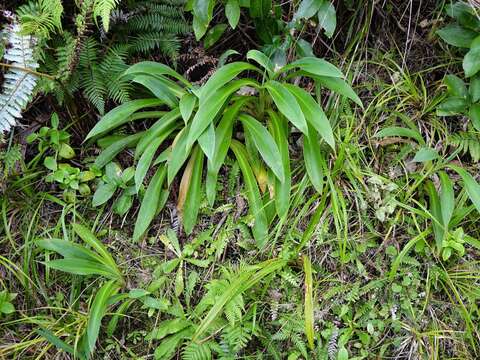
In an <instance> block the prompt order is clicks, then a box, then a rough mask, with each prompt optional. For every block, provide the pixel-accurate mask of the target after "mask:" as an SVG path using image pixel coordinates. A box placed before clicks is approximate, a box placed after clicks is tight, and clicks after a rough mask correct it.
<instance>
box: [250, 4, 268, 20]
mask: <svg viewBox="0 0 480 360" xmlns="http://www.w3.org/2000/svg"><path fill="white" fill-rule="evenodd" d="M249 8H250V17H252V18H254V19H266V18H267V17H268V16H270V10H271V9H272V0H256V1H251V0H250V7H249Z"/></svg>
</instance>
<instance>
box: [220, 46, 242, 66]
mask: <svg viewBox="0 0 480 360" xmlns="http://www.w3.org/2000/svg"><path fill="white" fill-rule="evenodd" d="M232 55H240V53H239V52H238V51H236V50H232V49H228V50H226V51H224V52H223V53H222V55H220V57H219V58H218V64H217V66H218V67H221V66H225V63H226V62H227V60H228V58H229V57H230V56H232Z"/></svg>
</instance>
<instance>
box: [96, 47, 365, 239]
mask: <svg viewBox="0 0 480 360" xmlns="http://www.w3.org/2000/svg"><path fill="white" fill-rule="evenodd" d="M247 58H248V59H251V60H253V61H255V62H257V63H259V64H260V66H261V68H259V67H257V66H254V65H252V64H249V63H245V62H236V63H231V64H228V65H225V66H223V67H221V68H220V69H218V70H217V71H216V72H215V73H214V74H213V75H212V77H211V78H210V79H209V80H208V81H207V82H206V83H205V84H204V85H203V86H201V87H200V88H197V87H194V86H192V85H191V84H190V83H189V82H188V81H187V80H186V79H185V78H183V77H182V76H181V75H180V74H178V73H177V72H175V71H174V70H172V69H171V68H169V67H167V66H165V65H163V64H158V63H153V62H142V63H138V64H135V65H133V66H132V67H130V68H129V69H128V70H127V71H126V72H125V75H128V76H131V77H132V81H134V82H136V83H139V84H141V85H143V86H145V87H146V88H147V89H148V90H149V91H150V92H151V93H152V94H153V95H154V96H156V97H152V98H146V99H136V100H132V101H131V102H127V103H125V104H123V105H121V106H119V107H117V108H115V109H114V110H112V111H110V112H109V113H107V114H106V115H105V116H104V117H103V118H102V119H101V120H100V122H99V123H98V124H97V125H96V126H95V127H94V128H93V129H92V130H91V131H90V133H89V134H88V136H87V139H90V138H94V137H101V136H103V135H106V134H108V133H109V132H110V131H112V130H113V129H115V128H118V127H119V126H121V125H124V124H126V123H128V122H129V121H132V120H136V119H141V118H147V119H148V118H152V117H155V116H159V117H160V119H159V120H158V121H157V122H156V123H154V124H153V126H151V127H150V129H148V130H147V131H146V132H145V133H143V134H142V135H141V137H139V136H136V135H138V134H135V135H131V136H129V137H126V138H123V139H122V140H119V141H117V142H114V143H113V144H111V145H110V146H109V147H108V148H107V149H105V150H104V153H105V156H102V154H101V155H100V156H99V158H97V161H96V165H97V166H98V167H102V165H103V164H104V163H105V162H106V161H107V162H108V161H110V160H111V159H112V158H113V157H114V156H115V155H116V154H117V153H118V152H119V151H121V150H122V149H123V148H125V147H127V146H132V145H134V144H136V150H135V158H136V159H138V163H137V165H136V168H135V186H136V188H137V189H139V188H140V186H141V185H142V184H143V181H144V179H145V176H146V174H147V171H148V169H149V168H150V167H152V166H155V165H158V166H157V170H156V173H155V175H154V177H153V178H152V180H151V182H150V184H149V186H148V188H147V190H146V192H147V193H149V194H150V195H151V196H149V197H146V201H145V200H144V202H143V203H142V206H141V208H140V213H141V214H143V215H144V216H142V217H139V218H138V220H137V224H136V227H137V228H140V229H141V232H140V231H136V236H135V237H134V238H135V240H137V239H138V238H139V236H140V235H141V234H142V233H143V232H144V231H145V230H146V228H147V227H148V224H149V222H150V221H151V219H152V218H153V215H154V214H155V213H156V211H157V208H156V207H155V206H151V203H150V201H156V200H158V199H159V197H160V193H161V189H162V186H163V185H162V184H163V183H164V182H165V180H167V181H166V183H167V186H168V185H170V184H171V183H172V181H173V180H174V178H175V177H176V176H177V174H178V173H179V171H180V170H181V168H182V166H183V165H184V164H185V163H186V166H185V169H184V171H183V175H182V178H181V182H180V189H179V194H178V203H177V209H178V211H179V213H180V215H181V218H182V220H183V226H184V229H185V231H186V232H187V233H190V232H191V231H192V229H193V226H194V225H195V222H196V219H197V215H198V209H199V206H200V202H201V195H202V188H204V189H205V191H206V194H207V199H208V202H209V203H210V204H213V203H214V201H215V195H216V184H217V176H218V173H219V171H220V168H221V167H222V164H223V163H224V161H225V157H226V156H227V153H228V150H229V148H230V149H231V150H232V151H233V153H234V155H235V157H236V158H237V161H238V163H239V165H240V169H241V171H242V174H243V177H244V180H245V187H246V192H247V197H248V200H249V203H250V211H251V213H252V214H253V216H254V219H255V223H254V225H253V233H254V236H255V238H256V239H257V242H258V245H259V246H263V245H265V241H266V235H267V226H268V223H269V221H271V219H268V218H267V214H266V212H265V209H264V206H265V203H264V201H270V199H269V198H270V196H268V195H269V194H275V195H274V196H273V195H272V199H274V201H275V208H276V213H277V215H278V216H279V217H284V216H285V214H286V212H287V210H288V204H289V198H290V191H291V174H290V156H289V151H288V142H289V137H290V135H289V134H290V132H291V129H292V127H295V128H297V129H298V130H299V131H300V132H301V133H302V134H303V155H304V160H305V167H306V171H307V173H308V175H309V178H310V180H311V182H312V184H313V186H314V187H315V189H316V190H317V191H319V192H321V191H322V183H323V168H324V161H325V160H324V157H325V154H326V153H327V151H326V150H322V148H321V146H320V139H322V140H323V141H324V142H325V143H326V144H327V145H328V146H330V147H331V148H333V147H334V145H335V140H334V137H333V132H332V128H331V125H330V123H329V121H328V119H327V117H326V115H325V113H324V112H323V110H322V108H321V106H320V104H319V103H318V102H317V100H315V99H314V97H312V96H311V95H310V93H309V92H307V91H306V90H303V89H302V88H300V87H298V86H295V85H293V84H292V83H291V81H292V80H293V78H294V77H298V76H302V77H305V79H310V81H314V82H315V84H316V86H317V88H318V89H320V88H322V87H326V88H327V89H333V90H334V91H336V92H338V93H340V94H342V95H344V96H346V97H348V98H351V99H352V100H354V101H355V102H357V103H358V104H361V102H360V100H359V99H358V97H357V95H356V94H355V93H354V92H353V90H352V89H351V88H350V86H349V85H348V83H347V82H346V81H345V80H344V75H343V74H342V73H341V71H340V70H339V69H338V68H336V67H335V66H334V65H332V64H330V63H328V62H327V61H325V60H323V59H318V58H314V57H306V58H302V59H300V60H297V61H295V62H292V63H290V64H288V65H285V66H284V67H281V68H277V69H275V67H274V65H273V63H272V62H271V61H270V59H269V58H268V57H266V56H265V55H264V54H263V53H261V52H259V51H256V50H252V51H250V52H249V53H248V54H247ZM245 71H250V72H252V73H254V74H257V77H260V78H261V82H258V81H257V80H255V79H253V78H244V79H239V80H235V78H236V77H237V76H238V75H239V74H241V73H242V72H245ZM172 78H173V79H174V80H177V81H178V82H179V83H180V84H179V83H177V82H175V81H173V80H172ZM245 88H249V89H253V90H254V91H253V92H251V91H250V92H248V93H249V94H252V95H241V93H242V89H245ZM160 106H168V107H169V108H170V109H171V110H170V111H168V112H166V113H164V115H163V116H162V115H161V114H162V113H159V112H152V111H144V110H145V109H146V108H152V107H160ZM157 114H158V115H157ZM237 125H240V126H241V127H242V129H243V134H244V136H245V140H241V141H239V140H237V139H236V138H235V136H234V134H235V133H234V131H233V130H234V129H236V127H237ZM172 139H173V140H172ZM162 144H163V146H164V147H165V145H166V146H167V148H166V150H164V151H163V152H162V153H161V154H160V155H159V156H158V157H157V158H156V159H155V154H156V153H157V151H158V150H159V149H160V147H161V145H162ZM205 158H206V161H205ZM205 162H206V168H207V176H206V179H205V187H203V179H202V173H203V166H204V163H205ZM164 163H165V164H164ZM267 186H268V188H269V189H270V190H271V191H270V192H269V194H267V193H265V190H266V188H267ZM262 193H263V195H262ZM156 203H158V201H156ZM157 206H158V205H157Z"/></svg>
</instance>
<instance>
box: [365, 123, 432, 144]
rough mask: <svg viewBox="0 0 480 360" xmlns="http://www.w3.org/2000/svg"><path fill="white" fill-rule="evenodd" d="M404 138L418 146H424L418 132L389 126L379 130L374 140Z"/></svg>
mask: <svg viewBox="0 0 480 360" xmlns="http://www.w3.org/2000/svg"><path fill="white" fill-rule="evenodd" d="M392 136H398V137H406V138H410V139H413V140H416V141H417V142H418V143H419V144H422V145H424V144H425V140H423V137H422V135H421V134H420V132H419V131H418V130H412V129H407V128H403V127H398V126H391V127H387V128H384V129H382V130H380V131H379V132H378V133H376V134H375V135H374V137H376V138H384V137H392Z"/></svg>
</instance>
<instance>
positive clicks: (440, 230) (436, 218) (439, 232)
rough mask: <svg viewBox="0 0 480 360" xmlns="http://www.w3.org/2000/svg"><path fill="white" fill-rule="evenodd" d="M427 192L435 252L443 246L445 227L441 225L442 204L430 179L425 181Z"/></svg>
mask: <svg viewBox="0 0 480 360" xmlns="http://www.w3.org/2000/svg"><path fill="white" fill-rule="evenodd" d="M426 186H427V192H428V197H429V201H430V204H429V205H430V213H431V214H432V216H433V219H432V228H433V234H434V235H435V244H436V246H437V253H439V252H440V251H441V249H442V247H443V240H444V238H445V229H444V227H443V225H442V204H441V203H440V197H439V196H438V193H437V190H436V189H435V186H434V185H433V183H432V182H431V181H428V182H427V185H426Z"/></svg>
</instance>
